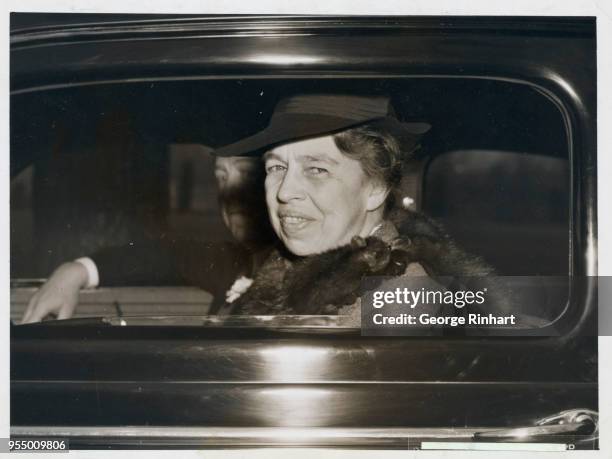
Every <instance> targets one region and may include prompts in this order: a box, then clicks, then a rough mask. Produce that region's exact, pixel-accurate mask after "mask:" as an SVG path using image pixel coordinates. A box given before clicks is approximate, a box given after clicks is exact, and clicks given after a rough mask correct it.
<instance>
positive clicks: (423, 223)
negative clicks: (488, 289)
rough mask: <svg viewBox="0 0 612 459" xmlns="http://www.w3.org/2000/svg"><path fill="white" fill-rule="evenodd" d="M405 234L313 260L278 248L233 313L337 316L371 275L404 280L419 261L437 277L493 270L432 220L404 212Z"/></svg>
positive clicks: (357, 242)
mask: <svg viewBox="0 0 612 459" xmlns="http://www.w3.org/2000/svg"><path fill="white" fill-rule="evenodd" d="M392 221H393V223H394V224H395V226H396V228H397V229H398V231H399V236H398V237H397V238H395V239H394V240H392V241H387V242H385V241H383V240H381V239H380V238H378V237H376V236H370V237H368V238H365V239H364V238H361V237H355V238H353V240H352V241H351V243H350V244H348V245H346V246H342V247H338V248H335V249H332V250H329V251H327V252H324V253H320V254H316V255H311V256H307V257H296V256H294V255H292V254H290V253H288V252H287V251H286V250H285V249H284V248H281V247H277V248H275V249H274V250H273V251H272V252H271V254H270V255H269V256H268V258H267V259H266V261H265V262H264V263H263V265H262V266H261V267H260V269H259V270H258V271H257V273H256V275H255V277H254V280H253V284H252V285H251V286H250V287H249V289H248V290H247V291H246V292H245V293H244V294H242V296H240V298H238V299H237V300H236V301H235V302H234V304H232V308H231V309H232V311H231V313H232V314H249V315H277V314H337V313H338V310H339V309H340V308H341V307H343V306H345V305H350V304H353V303H355V301H356V300H357V298H358V297H359V293H360V285H361V281H362V279H363V278H364V277H366V276H400V275H402V274H403V273H404V272H405V270H406V267H407V266H408V265H409V264H410V263H415V262H416V263H419V264H420V265H421V266H423V268H424V269H425V271H426V272H427V273H428V274H429V275H432V276H482V275H488V274H492V273H493V269H492V268H491V267H490V266H488V265H487V264H486V263H484V262H483V261H482V260H481V259H480V258H478V257H475V256H473V255H470V254H467V253H466V252H465V251H463V250H461V249H460V248H459V247H458V246H457V245H456V244H455V243H454V241H453V240H452V239H451V238H450V237H449V236H448V235H447V234H446V233H445V232H444V230H443V229H442V227H441V226H440V225H439V224H437V223H436V222H434V221H433V220H432V219H430V218H429V217H426V216H425V215H423V214H420V213H417V212H411V211H401V214H396V215H395V216H393V217H392Z"/></svg>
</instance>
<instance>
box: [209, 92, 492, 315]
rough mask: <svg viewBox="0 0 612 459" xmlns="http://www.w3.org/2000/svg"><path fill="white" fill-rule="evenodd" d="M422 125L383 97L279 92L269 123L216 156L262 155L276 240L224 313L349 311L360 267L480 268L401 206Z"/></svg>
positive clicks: (409, 270)
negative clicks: (405, 171)
mask: <svg viewBox="0 0 612 459" xmlns="http://www.w3.org/2000/svg"><path fill="white" fill-rule="evenodd" d="M428 129H429V126H428V125H426V124H423V123H402V122H400V121H399V120H398V119H397V118H396V117H395V116H394V114H393V110H392V107H391V104H390V100H389V98H388V97H386V96H355V95H337V94H306V95H297V96H292V97H288V98H286V99H283V100H281V101H280V102H279V103H278V104H277V106H276V108H275V110H274V113H273V115H272V118H271V121H270V124H269V126H268V127H267V128H266V129H264V130H263V131H261V132H259V133H257V134H255V135H254V136H251V137H248V138H246V139H243V140H241V141H239V142H236V143H234V144H231V145H228V146H225V147H223V148H221V149H219V150H217V151H216V152H215V154H216V155H218V156H224V155H231V156H239V155H263V159H264V162H265V170H266V174H267V175H266V180H265V190H266V203H267V206H268V214H269V217H270V221H271V223H272V227H273V229H274V231H275V233H276V235H277V236H278V238H279V240H280V242H281V243H280V244H279V245H278V247H277V248H276V249H275V250H274V251H272V253H271V254H270V255H269V257H268V259H267V260H266V261H265V262H264V264H263V265H262V266H261V267H260V268H259V270H258V271H257V273H256V275H255V279H254V282H253V284H252V285H250V286H245V287H248V288H244V289H243V292H239V293H243V294H242V295H241V296H240V297H239V298H238V299H237V300H236V301H235V302H234V303H233V304H232V306H231V307H228V308H225V310H224V312H226V313H234V314H279V313H284V314H337V313H340V314H345V313H346V314H354V313H355V312H356V311H357V309H358V308H356V307H355V306H356V300H357V297H358V290H359V286H360V283H361V280H362V279H363V278H364V277H366V276H370V275H378V276H380V275H386V276H398V275H411V276H427V275H451V274H452V275H462V276H469V275H482V274H489V273H490V272H491V271H492V270H491V268H490V267H488V266H487V265H486V264H484V263H482V262H481V260H479V259H478V258H476V257H473V256H470V255H468V254H466V253H465V252H463V251H462V250H460V249H459V248H457V247H456V246H455V245H454V244H453V243H452V241H451V240H450V238H449V237H448V236H447V235H446V234H445V233H444V232H443V231H442V230H441V229H440V228H439V227H438V226H437V225H436V224H435V223H433V222H432V221H431V220H430V219H428V218H427V217H425V216H423V215H420V214H418V213H416V212H408V211H407V210H402V209H401V206H398V205H396V204H397V196H396V194H397V191H398V190H397V188H398V186H399V183H400V179H401V176H402V165H403V163H404V162H405V161H407V160H410V159H411V158H412V156H413V154H414V152H415V151H416V149H417V148H418V147H419V140H420V136H421V135H422V134H423V133H424V132H426V131H427V130H428Z"/></svg>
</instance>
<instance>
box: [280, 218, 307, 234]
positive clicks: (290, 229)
mask: <svg viewBox="0 0 612 459" xmlns="http://www.w3.org/2000/svg"><path fill="white" fill-rule="evenodd" d="M279 221H280V224H281V226H282V229H283V232H285V233H289V234H291V233H296V232H298V231H301V230H303V229H304V228H305V227H306V226H307V225H308V224H309V223H311V222H312V221H313V219H312V218H308V217H304V216H301V215H295V214H281V215H279Z"/></svg>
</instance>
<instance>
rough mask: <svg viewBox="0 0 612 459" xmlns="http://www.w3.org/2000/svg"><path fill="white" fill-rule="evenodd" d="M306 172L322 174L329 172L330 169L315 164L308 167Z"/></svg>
mask: <svg viewBox="0 0 612 459" xmlns="http://www.w3.org/2000/svg"><path fill="white" fill-rule="evenodd" d="M306 172H307V173H308V174H309V175H322V174H326V173H327V172H328V170H327V169H324V168H322V167H314V166H312V167H308V168H307V169H306Z"/></svg>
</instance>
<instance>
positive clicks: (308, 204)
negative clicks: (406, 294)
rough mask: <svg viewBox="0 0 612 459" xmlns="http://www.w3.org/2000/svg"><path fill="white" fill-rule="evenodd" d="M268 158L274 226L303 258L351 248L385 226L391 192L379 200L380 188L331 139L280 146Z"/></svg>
mask: <svg viewBox="0 0 612 459" xmlns="http://www.w3.org/2000/svg"><path fill="white" fill-rule="evenodd" d="M264 159H265V168H266V174H267V175H266V203H267V205H268V213H269V214H270V220H271V222H272V227H273V228H274V231H275V232H276V234H277V235H278V237H279V238H280V239H281V240H282V241H283V243H284V244H285V246H286V247H287V248H288V249H289V250H290V251H291V252H292V253H294V254H296V255H300V256H304V255H310V254H314V253H320V252H324V251H326V250H329V249H331V248H334V247H338V246H341V245H344V244H348V243H349V242H350V240H351V238H352V237H353V236H356V235H359V236H363V237H365V236H367V235H368V234H369V232H370V231H371V230H372V228H373V226H375V224H378V223H379V222H380V220H381V218H382V211H380V209H381V208H382V204H383V202H384V197H386V193H384V196H382V199H380V198H381V196H379V195H380V192H379V191H380V190H378V189H379V188H380V187H376V186H374V184H373V183H372V180H370V179H369V178H368V177H367V176H366V175H365V173H364V172H363V170H362V168H361V165H360V163H359V161H357V160H354V159H351V158H349V157H347V156H346V155H344V154H343V153H342V152H341V151H340V150H339V149H338V147H337V146H336V144H335V142H334V139H333V137H332V136H331V135H327V136H323V137H317V138H312V139H306V140H300V141H296V142H291V143H287V144H284V145H281V146H278V147H276V148H274V149H272V150H270V151H269V152H268V153H266V155H265V156H264ZM377 190H378V191H377ZM377 193H378V194H377ZM374 213H376V216H377V218H376V219H373V218H372V216H373V215H374Z"/></svg>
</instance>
